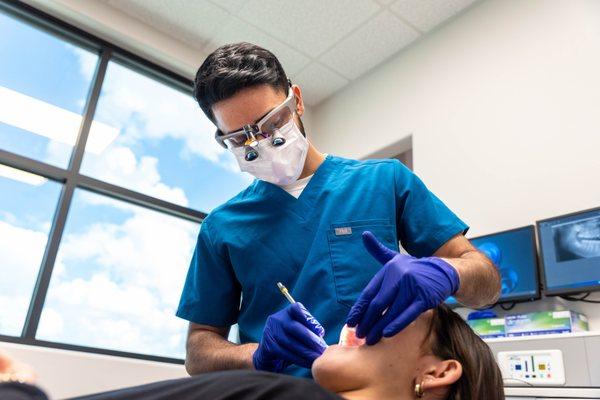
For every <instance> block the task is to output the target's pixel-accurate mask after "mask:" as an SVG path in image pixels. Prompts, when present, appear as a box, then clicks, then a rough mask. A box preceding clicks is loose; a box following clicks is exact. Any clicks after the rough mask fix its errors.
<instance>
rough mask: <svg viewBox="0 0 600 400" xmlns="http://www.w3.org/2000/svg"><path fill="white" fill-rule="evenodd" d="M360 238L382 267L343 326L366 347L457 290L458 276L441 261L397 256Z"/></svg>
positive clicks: (367, 237)
mask: <svg viewBox="0 0 600 400" xmlns="http://www.w3.org/2000/svg"><path fill="white" fill-rule="evenodd" d="M362 238H363V244H364V246H365V248H366V249H367V250H368V251H369V253H371V255H372V256H373V257H374V258H375V259H377V261H379V262H380V263H381V264H384V265H383V267H382V268H381V269H380V270H379V271H378V272H377V274H375V276H374V277H373V279H371V281H370V282H369V284H368V285H367V287H366V288H365V289H364V290H363V291H362V293H361V294H360V297H359V298H358V300H356V303H354V305H353V306H352V308H351V309H350V313H349V314H348V318H347V320H346V323H347V324H348V326H351V327H352V326H356V327H357V328H356V335H357V336H358V337H360V338H364V337H366V339H367V344H368V345H373V344H375V343H377V342H378V341H379V340H380V339H381V337H382V336H385V337H390V336H394V335H395V334H396V333H398V332H400V331H401V330H402V329H404V328H405V327H406V326H407V325H408V324H410V323H411V322H412V321H414V320H415V319H416V318H417V317H418V316H419V315H420V314H421V313H423V312H425V311H427V310H429V309H431V308H434V307H436V306H438V305H439V304H441V303H442V302H443V301H444V300H446V298H448V297H449V296H451V295H453V294H454V293H456V291H457V290H458V288H459V286H460V282H459V276H458V272H457V271H456V270H455V269H454V267H452V266H451V265H450V264H448V263H447V262H445V261H444V260H442V259H441V258H438V257H424V258H415V257H412V256H409V255H404V254H400V253H398V252H396V251H393V250H390V249H388V248H387V247H385V246H384V245H383V244H382V243H380V242H379V240H377V238H376V237H375V236H374V235H373V234H372V233H371V232H369V231H365V232H364V233H363V235H362Z"/></svg>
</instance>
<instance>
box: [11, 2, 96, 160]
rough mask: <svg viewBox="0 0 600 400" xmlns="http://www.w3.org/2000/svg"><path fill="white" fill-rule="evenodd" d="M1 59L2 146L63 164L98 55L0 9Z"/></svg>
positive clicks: (75, 134)
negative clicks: (2, 12)
mask: <svg viewBox="0 0 600 400" xmlns="http://www.w3.org/2000/svg"><path fill="white" fill-rule="evenodd" d="M0 60H2V62H0V105H1V107H0V148H1V149H3V150H8V151H11V152H14V153H18V154H21V155H24V156H27V157H29V158H34V159H36V160H40V161H44V162H46V163H49V164H53V165H56V166H59V167H63V168H64V167H66V166H67V164H68V162H69V157H70V156H71V150H72V149H73V146H74V144H75V140H76V139H77V132H78V129H79V125H80V124H81V114H82V113H83V108H84V106H85V101H86V98H87V95H88V92H89V89H90V84H91V81H92V77H93V75H94V69H95V67H96V64H97V62H98V56H97V55H96V54H93V53H91V52H89V51H87V50H84V49H83V48H81V47H77V46H74V45H72V44H70V43H67V42H65V41H63V40H60V39H58V38H56V37H54V36H52V35H50V34H48V33H44V32H41V31H39V30H37V29H34V28H33V27H31V26H29V25H27V24H25V23H24V22H20V21H18V20H16V19H14V18H11V17H9V16H8V15H4V14H1V13H0ZM80 60H83V61H80ZM82 65H85V66H86V68H83V67H82ZM100 128H101V127H98V129H100Z"/></svg>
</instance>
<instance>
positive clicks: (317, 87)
mask: <svg viewBox="0 0 600 400" xmlns="http://www.w3.org/2000/svg"><path fill="white" fill-rule="evenodd" d="M291 79H292V82H293V83H296V84H298V86H300V89H301V90H302V97H303V98H304V102H305V103H306V104H307V105H309V106H316V105H317V104H319V103H320V102H321V101H323V100H325V99H326V98H327V97H329V96H330V95H332V94H333V93H335V92H336V91H338V90H339V89H341V88H342V87H344V86H345V85H346V84H348V80H347V79H344V78H343V77H341V76H339V75H338V74H336V73H335V72H333V71H331V70H329V69H328V68H326V67H324V66H323V65H321V64H319V63H317V62H312V63H310V64H309V65H308V66H307V67H306V68H305V69H303V70H302V71H301V72H300V74H298V76H292V78H291Z"/></svg>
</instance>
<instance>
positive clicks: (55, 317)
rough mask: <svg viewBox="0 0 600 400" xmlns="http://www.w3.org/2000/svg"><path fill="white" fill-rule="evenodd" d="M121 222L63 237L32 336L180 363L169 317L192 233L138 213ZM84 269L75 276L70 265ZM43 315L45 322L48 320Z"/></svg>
mask: <svg viewBox="0 0 600 400" xmlns="http://www.w3.org/2000/svg"><path fill="white" fill-rule="evenodd" d="M130 210H131V211H132V214H131V216H130V217H128V218H127V219H126V220H125V221H124V222H123V223H121V224H115V223H96V224H92V225H90V226H89V227H87V228H86V230H85V232H83V233H81V234H68V235H66V237H65V238H64V240H63V245H62V246H61V250H60V251H59V254H58V262H59V264H61V265H63V266H64V268H65V271H64V272H62V273H57V274H55V275H54V277H53V281H52V285H51V287H50V290H49V292H48V300H47V302H46V308H45V311H44V313H43V314H42V320H41V321H40V330H39V334H38V337H40V338H43V339H47V340H59V341H67V342H69V343H77V344H83V345H88V346H99V347H107V348H111V349H119V350H125V351H133V352H143V353H151V354H159V355H165V356H176V357H182V356H183V352H184V347H183V343H184V340H185V330H186V323H185V322H184V321H183V320H180V319H178V318H177V317H175V315H174V314H175V310H176V305H177V304H178V301H179V296H180V294H181V289H182V287H183V282H184V280H185V274H186V272H187V268H188V265H189V261H190V259H191V254H192V249H193V247H194V244H195V239H196V236H197V231H198V226H197V224H193V223H190V222H187V221H182V220H178V219H175V218H172V217H168V216H164V215H161V214H159V213H156V212H152V211H148V210H145V209H142V208H139V207H132V208H130ZM81 265H83V266H85V267H86V268H90V269H91V270H92V271H91V272H92V276H91V277H89V278H82V277H75V276H74V275H75V274H74V271H75V269H76V268H75V267H76V266H81ZM47 312H48V314H47V315H48V316H46V313H47Z"/></svg>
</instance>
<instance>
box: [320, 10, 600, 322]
mask: <svg viewBox="0 0 600 400" xmlns="http://www.w3.org/2000/svg"><path fill="white" fill-rule="evenodd" d="M314 113H315V115H314V116H313V121H312V122H313V124H312V127H313V130H314V131H313V132H312V138H313V141H314V143H315V144H316V146H317V147H318V148H319V149H320V150H322V151H324V152H329V153H334V154H338V155H341V156H346V157H351V158H361V157H365V156H367V155H369V154H372V153H374V152H377V151H378V150H380V149H381V148H385V147H387V146H390V145H391V144H392V143H395V142H397V141H399V140H401V139H403V138H406V137H407V136H408V135H410V134H412V145H413V156H414V160H413V161H414V168H415V172H416V173H417V174H418V175H419V176H420V177H421V178H422V179H423V180H424V182H425V183H426V184H427V185H428V186H429V187H430V189H431V190H432V191H433V192H434V193H436V194H437V195H439V196H440V197H441V198H442V199H443V200H444V201H445V202H446V203H447V204H448V205H449V206H450V207H451V208H452V209H453V210H455V212H457V213H458V215H460V216H461V217H462V218H463V219H464V220H465V221H466V222H467V223H468V224H469V225H470V226H471V231H470V234H471V235H473V236H477V235H480V234H485V233H491V232H496V231H500V230H505V229H509V228H513V227H518V226H522V225H527V224H531V223H534V221H536V220H537V219H541V218H545V217H551V216H555V215H559V214H563V213H568V212H572V211H577V210H581V209H586V208H591V207H596V206H600V1H597V0H489V1H483V2H481V3H479V4H477V5H476V6H474V7H472V8H470V9H469V10H468V11H467V12H466V13H464V14H462V15H461V16H459V17H458V18H456V19H455V20H453V21H451V22H450V23H448V24H446V25H445V26H443V27H441V28H440V29H438V30H437V31H435V32H433V33H432V34H431V35H429V36H427V37H425V38H424V39H423V40H421V41H419V42H417V43H416V44H414V45H413V46H411V47H410V48H409V49H408V50H407V51H405V52H402V53H400V54H399V55H398V56H396V57H395V58H393V59H391V60H390V61H389V62H387V63H386V64H384V65H382V66H380V67H378V68H377V69H376V70H374V71H373V72H371V73H370V74H368V75H367V76H365V77H364V78H363V79H361V80H359V81H358V82H356V83H354V84H352V85H351V86H349V87H347V88H345V89H344V90H342V91H341V92H339V93H337V94H335V95H334V96H333V97H331V98H330V99H328V100H326V101H325V102H323V103H321V104H320V105H319V106H318V107H317V108H316V109H315V110H314ZM342 137H343V138H344V139H343V140H341V138H342ZM558 303H562V302H560V301H559V302H558ZM564 304H566V306H568V307H569V306H570V307H571V308H575V309H580V310H581V311H585V312H587V313H588V314H591V315H590V316H591V317H592V324H593V326H594V328H595V329H600V307H599V306H597V305H596V306H591V305H582V304H575V303H569V304H567V303H564ZM532 306H534V307H539V308H550V307H552V306H554V304H553V301H549V300H546V301H544V302H542V303H541V304H540V303H536V304H535V305H523V306H518V307H517V310H524V309H529V308H531V307H532Z"/></svg>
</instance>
